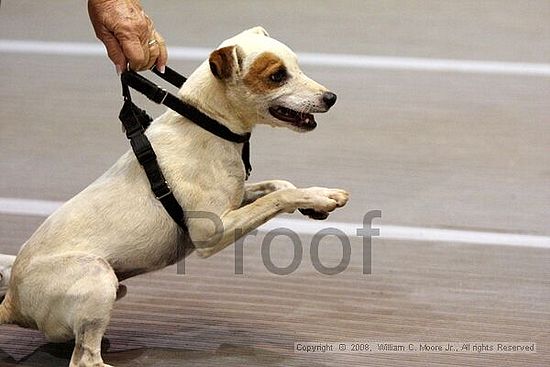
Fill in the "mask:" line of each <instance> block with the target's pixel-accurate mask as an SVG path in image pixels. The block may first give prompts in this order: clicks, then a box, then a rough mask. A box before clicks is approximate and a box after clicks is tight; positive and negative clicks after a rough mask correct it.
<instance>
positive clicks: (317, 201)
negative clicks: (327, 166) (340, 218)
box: [300, 187, 349, 219]
mask: <svg viewBox="0 0 550 367" xmlns="http://www.w3.org/2000/svg"><path fill="white" fill-rule="evenodd" d="M302 190H303V193H304V201H305V203H304V204H305V205H304V206H300V209H301V210H300V211H301V212H302V213H303V214H305V215H307V216H310V217H311V218H313V219H325V218H326V217H327V216H328V213H330V212H332V211H333V210H334V209H336V208H340V207H342V206H344V205H346V203H347V202H348V199H349V194H348V193H347V192H346V191H344V190H340V189H327V188H324V187H310V188H307V189H302ZM304 210H305V213H304Z"/></svg>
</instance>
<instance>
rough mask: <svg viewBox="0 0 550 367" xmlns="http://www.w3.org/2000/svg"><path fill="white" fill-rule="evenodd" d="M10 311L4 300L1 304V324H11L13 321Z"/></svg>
mask: <svg viewBox="0 0 550 367" xmlns="http://www.w3.org/2000/svg"><path fill="white" fill-rule="evenodd" d="M10 313H11V312H10V311H9V310H8V308H7V307H6V305H5V304H4V302H2V304H0V325H2V324H9V323H10V322H11V316H10Z"/></svg>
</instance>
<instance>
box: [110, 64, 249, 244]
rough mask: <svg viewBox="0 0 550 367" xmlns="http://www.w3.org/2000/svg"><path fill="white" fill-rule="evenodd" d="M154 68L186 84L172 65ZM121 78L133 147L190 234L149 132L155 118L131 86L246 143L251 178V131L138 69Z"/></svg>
mask: <svg viewBox="0 0 550 367" xmlns="http://www.w3.org/2000/svg"><path fill="white" fill-rule="evenodd" d="M151 70H152V71H153V72H154V73H155V74H156V75H158V76H159V77H161V78H162V79H164V80H165V81H167V82H169V83H170V84H172V85H174V86H175V87H178V88H181V86H182V85H183V83H185V81H186V80H187V79H186V78H185V77H184V76H182V75H180V74H179V73H177V72H176V71H174V70H173V69H170V68H169V67H166V69H165V72H164V73H161V72H160V71H158V70H157V68H156V67H153V68H152V69H151ZM120 80H121V82H122V95H123V96H124V105H123V106H122V109H121V111H120V114H119V116H118V117H119V119H120V121H121V122H122V125H123V127H124V129H125V131H126V137H127V138H128V139H129V140H130V145H131V146H132V150H133V151H134V154H135V155H136V158H137V160H138V162H139V163H140V164H141V166H142V167H143V170H144V171H145V174H146V175H147V179H148V180H149V184H150V185H151V190H152V191H153V193H154V194H155V197H156V198H157V200H159V201H160V202H161V204H162V206H163V207H164V209H166V211H167V212H168V214H169V215H170V217H172V219H173V220H174V221H175V222H176V223H177V224H178V225H179V226H180V228H181V229H182V230H183V231H184V233H185V234H186V235H187V236H188V235H189V230H188V228H187V224H186V221H185V212H184V210H183V209H182V207H181V205H180V204H179V203H178V201H177V200H176V198H175V197H174V194H173V193H172V190H171V189H170V185H168V183H167V182H166V179H165V178H164V175H163V174H162V170H161V169H160V166H159V164H158V162H157V156H156V154H155V151H154V150H153V147H152V146H151V143H150V142H149V139H148V138H147V136H146V135H145V130H146V129H147V128H148V127H149V125H150V124H151V121H153V119H152V118H151V117H150V116H149V115H148V114H147V112H145V111H144V110H142V109H140V108H139V107H137V106H136V105H135V104H134V103H133V102H132V98H131V96H130V88H129V87H131V88H133V89H135V90H137V91H138V92H140V93H142V94H144V95H145V96H146V97H147V98H149V99H150V100H151V101H153V102H155V103H158V104H163V105H165V106H166V107H168V108H170V109H171V110H173V111H175V112H177V113H179V114H180V115H182V116H184V117H186V118H187V119H189V120H190V121H192V122H194V123H195V124H197V125H199V126H200V127H202V128H203V129H205V130H207V131H209V132H210V133H212V134H214V135H216V136H218V137H220V138H222V139H225V140H228V141H231V142H233V143H243V150H242V160H243V163H244V167H245V171H246V178H247V179H248V176H249V175H250V171H251V170H252V167H251V165H250V133H246V134H242V135H241V134H236V133H234V132H233V131H231V130H229V129H228V128H227V127H226V126H224V125H222V124H221V123H219V122H218V121H216V120H214V119H212V118H210V117H209V116H207V115H205V114H204V113H203V112H201V111H199V110H198V109H197V108H196V107H194V106H191V105H190V104H188V103H185V102H184V101H182V100H181V99H179V98H178V97H176V96H174V95H173V94H171V93H169V92H167V91H166V90H165V89H163V88H161V87H159V86H157V85H155V84H153V83H152V82H151V81H149V80H148V79H146V78H144V77H143V76H141V75H139V74H138V73H136V72H134V71H131V70H128V71H125V72H123V73H122V75H121V77H120Z"/></svg>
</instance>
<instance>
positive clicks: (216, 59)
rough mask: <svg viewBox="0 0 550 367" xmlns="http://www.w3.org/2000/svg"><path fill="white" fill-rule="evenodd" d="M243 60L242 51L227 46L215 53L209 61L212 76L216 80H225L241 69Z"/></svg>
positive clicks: (236, 47) (235, 47)
mask: <svg viewBox="0 0 550 367" xmlns="http://www.w3.org/2000/svg"><path fill="white" fill-rule="evenodd" d="M242 59H243V55H242V51H241V50H240V48H239V47H238V46H227V47H222V48H219V49H217V50H215V51H213V52H212V53H211V54H210V58H209V59H208V61H209V63H210V70H211V71H212V74H214V76H215V77H216V78H218V79H220V80H224V79H227V78H229V77H231V76H232V75H233V73H235V72H237V71H238V70H240V69H241V66H242Z"/></svg>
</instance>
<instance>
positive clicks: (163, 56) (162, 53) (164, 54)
mask: <svg viewBox="0 0 550 367" xmlns="http://www.w3.org/2000/svg"><path fill="white" fill-rule="evenodd" d="M155 39H156V40H157V41H158V48H159V56H158V58H157V60H156V65H157V69H158V70H159V71H160V72H161V73H164V67H165V66H166V64H167V63H168V50H167V49H166V42H165V41H164V37H162V36H161V35H160V33H158V32H157V31H155Z"/></svg>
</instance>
